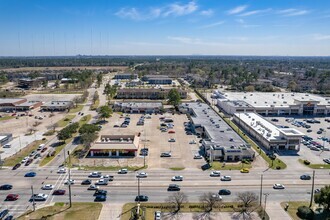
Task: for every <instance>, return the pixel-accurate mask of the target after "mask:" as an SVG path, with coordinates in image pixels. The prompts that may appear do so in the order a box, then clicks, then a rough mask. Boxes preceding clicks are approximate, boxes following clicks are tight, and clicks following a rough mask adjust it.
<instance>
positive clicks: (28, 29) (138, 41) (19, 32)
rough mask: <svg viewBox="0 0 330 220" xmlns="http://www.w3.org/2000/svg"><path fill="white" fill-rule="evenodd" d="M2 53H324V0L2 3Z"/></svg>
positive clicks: (328, 35)
mask: <svg viewBox="0 0 330 220" xmlns="http://www.w3.org/2000/svg"><path fill="white" fill-rule="evenodd" d="M0 11H1V13H0V28H1V29H0V56H59V55H60V56H71V55H78V54H81V55H266V56H329V55H330V1H329V0H245V1H244V0H177V1H175V0H166V1H162V0H108V1H106V0H0Z"/></svg>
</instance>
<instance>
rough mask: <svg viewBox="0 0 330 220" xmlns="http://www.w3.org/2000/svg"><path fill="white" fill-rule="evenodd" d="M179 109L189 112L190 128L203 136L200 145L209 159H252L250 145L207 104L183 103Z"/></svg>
mask: <svg viewBox="0 0 330 220" xmlns="http://www.w3.org/2000/svg"><path fill="white" fill-rule="evenodd" d="M179 109H180V111H181V112H183V113H189V115H190V120H191V128H192V130H193V132H194V133H195V134H197V135H198V136H200V137H201V138H203V141H202V147H203V148H204V149H205V154H206V156H207V157H210V159H211V160H220V161H239V160H242V159H251V160H253V159H254V156H255V152H254V151H253V150H252V149H251V147H250V146H249V145H248V144H246V143H245V141H244V140H243V139H242V138H241V137H240V136H239V135H238V134H237V133H236V132H235V131H233V129H232V128H231V127H230V126H229V125H228V124H227V123H226V122H224V121H223V120H222V118H221V117H220V116H219V115H218V114H217V113H216V112H215V111H214V110H213V109H212V108H210V107H209V106H208V105H207V104H204V103H198V102H195V103H185V104H182V105H181V106H180V107H179Z"/></svg>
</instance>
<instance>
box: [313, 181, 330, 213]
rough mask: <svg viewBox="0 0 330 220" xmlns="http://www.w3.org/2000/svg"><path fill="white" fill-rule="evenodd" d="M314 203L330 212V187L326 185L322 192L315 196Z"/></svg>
mask: <svg viewBox="0 0 330 220" xmlns="http://www.w3.org/2000/svg"><path fill="white" fill-rule="evenodd" d="M314 201H315V203H316V204H318V205H320V206H323V208H324V210H325V211H327V212H329V211H330V185H326V186H324V187H323V188H321V192H320V193H318V194H315V195H314Z"/></svg>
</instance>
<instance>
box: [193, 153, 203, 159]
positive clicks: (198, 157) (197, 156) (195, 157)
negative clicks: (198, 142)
mask: <svg viewBox="0 0 330 220" xmlns="http://www.w3.org/2000/svg"><path fill="white" fill-rule="evenodd" d="M194 159H203V156H202V155H200V154H195V155H194Z"/></svg>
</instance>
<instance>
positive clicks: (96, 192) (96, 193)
mask: <svg viewBox="0 0 330 220" xmlns="http://www.w3.org/2000/svg"><path fill="white" fill-rule="evenodd" d="M107 193H108V191H106V190H102V189H100V190H96V191H95V193H94V196H98V195H105V196H106V195H107Z"/></svg>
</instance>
